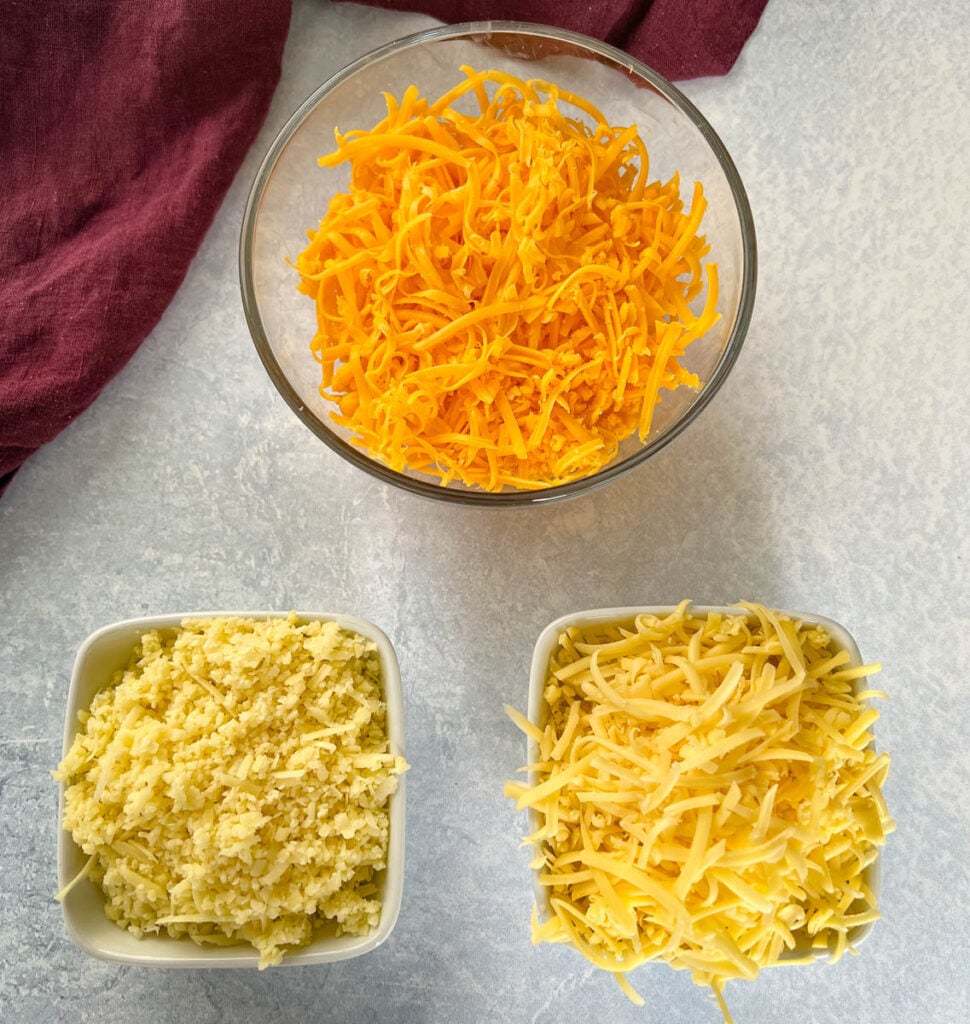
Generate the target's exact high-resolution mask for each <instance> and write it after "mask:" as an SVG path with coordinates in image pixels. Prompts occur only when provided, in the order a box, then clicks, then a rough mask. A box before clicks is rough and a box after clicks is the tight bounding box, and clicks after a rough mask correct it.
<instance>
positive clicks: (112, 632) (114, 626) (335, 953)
mask: <svg viewBox="0 0 970 1024" xmlns="http://www.w3.org/2000/svg"><path fill="white" fill-rule="evenodd" d="M294 614H295V615H296V616H297V618H298V619H299V621H300V622H301V623H303V622H310V621H321V622H335V623H336V624H337V625H338V626H339V627H340V628H341V629H345V630H348V631H351V632H355V633H359V634H360V635H361V636H364V637H367V638H368V639H370V640H373V641H374V643H375V644H376V646H377V650H378V654H379V657H380V661H381V677H382V678H381V681H382V684H383V689H384V694H383V696H384V702H385V704H386V706H387V736H388V744H389V749H390V751H391V753H393V754H396V755H400V756H402V757H404V756H405V744H404V732H405V730H404V698H403V693H402V685H401V673H400V666H399V664H398V660H397V654H396V652H395V650H394V646H393V644H392V643H391V641H390V639H389V638H388V636H387V634H386V633H384V631H383V630H382V629H381V628H380V627H379V626H377V625H376V624H375V623H373V622H371V621H370V620H368V619H363V618H360V617H358V616H355V615H348V614H344V613H341V612H308V611H298V610H297V611H295V612H294ZM289 615H290V610H289V609H288V610H287V611H283V612H281V611H265V610H262V611H201V612H172V613H164V614H159V615H145V616H139V617H137V618H129V619H121V620H119V621H117V622H113V623H110V624H108V625H106V626H101V627H100V628H99V629H96V630H95V631H94V632H93V633H91V634H90V635H89V636H88V637H87V638H86V639H85V640H84V642H83V643H82V644H81V645H80V647H79V648H78V652H77V655H76V656H75V659H74V666H73V669H72V672H71V682H70V686H69V689H68V694H67V700H66V702H65V713H64V732H63V740H62V746H61V760H63V758H64V757H65V756H66V755H67V752H68V750H69V749H70V747H71V744H72V743H73V741H74V737H75V735H76V734H77V731H78V721H77V712H78V711H79V710H81V709H82V708H87V707H88V706H89V704H90V701H91V700H92V699H93V697H94V695H95V694H96V693H98V692H100V691H101V690H102V689H104V687H105V686H106V685H107V684H108V683H109V682H110V675H109V676H108V677H107V678H104V679H103V680H101V681H100V682H99V683H98V684H97V685H91V686H87V685H85V683H86V681H87V680H88V678H89V676H88V673H89V671H90V666H89V663H90V661H91V658H92V655H93V654H94V652H95V650H96V648H97V645H98V644H99V643H104V642H105V641H110V640H111V639H113V638H119V640H120V637H121V636H123V637H125V638H126V639H130V640H131V645H130V650H133V649H134V646H135V644H136V643H137V642H138V640H139V639H140V637H141V636H142V635H144V633H146V632H149V631H150V630H153V629H158V630H172V629H176V628H178V627H179V626H181V624H182V622H183V621H185V620H186V619H193V620H194V619H215V618H245V619H257V620H261V621H264V620H266V619H285V618H287V617H288V616H289ZM130 650H129V655H128V656H127V657H130ZM119 667H123V666H122V665H119ZM89 689H90V694H89V695H88V696H87V697H86V698H85V696H84V694H85V692H86V691H87V690H89ZM406 778H407V773H404V774H402V775H399V776H398V784H397V789H396V790H395V792H394V793H393V794H392V795H391V797H390V798H389V801H388V814H389V819H390V822H389V823H390V833H389V836H388V844H387V867H386V868H385V876H384V887H383V888H384V899H383V902H382V907H381V916H380V921H379V922H378V925H377V927H376V928H374V929H373V930H372V931H370V932H369V933H368V934H367V935H362V936H340V937H339V938H338V939H328V938H321V939H314V940H313V941H312V942H311V943H310V944H309V945H308V946H304V947H301V948H299V949H295V950H293V951H292V952H288V953H287V954H286V955H285V956H284V957H283V961H282V963H281V964H279V965H278V966H280V967H297V966H307V965H312V964H325V963H335V962H336V961H338V960H346V959H350V958H352V957H357V956H361V955H362V954H364V953H368V952H370V951H371V950H373V949H376V948H377V947H378V946H379V945H381V943H383V942H384V941H385V940H386V939H387V938H388V936H389V935H390V934H391V932H392V931H393V930H394V926H395V925H396V924H397V920H398V917H399V915H400V911H401V902H402V898H403V891H404V855H405V831H406V800H405V797H406ZM66 790H67V784H66V782H64V781H61V782H58V800H57V822H56V826H57V885H58V889H62V888H63V887H64V886H65V885H67V884H68V883H69V882H70V881H71V880H72V879H73V877H74V875H75V871H74V870H73V869H71V870H69V862H70V861H71V860H75V861H76V859H77V858H78V857H79V856H80V857H81V858H83V857H84V854H83V852H82V851H80V850H79V848H78V846H77V844H76V843H75V842H74V839H73V837H72V835H71V833H70V832H69V831H67V830H66V829H65V828H64V827H63V825H62V822H63V820H64V799H65V793H66ZM82 886H89V887H91V888H93V889H94V890H95V892H96V893H97V898H99V899H100V892H98V890H97V889H96V887H94V885H93V883H92V882H91V881H90V880H88V879H84V880H82V881H81V882H80V883H79V884H78V886H77V888H76V889H72V890H71V891H70V892H69V893H67V895H66V897H65V898H64V899H63V900H62V901H61V910H62V913H63V917H64V925H65V929H66V931H67V933H68V936H69V937H70V938H71V940H72V941H73V942H74V944H75V945H76V946H77V947H78V948H79V949H81V950H82V951H83V952H85V953H87V954H88V955H89V956H92V957H94V958H96V959H98V960H105V961H108V962H110V963H123V964H136V965H140V966H143V967H166V968H192V969H198V968H240V967H241V968H246V967H257V966H258V963H259V954H258V952H257V951H256V950H255V949H253V948H252V947H250V946H248V945H246V944H243V943H240V944H238V945H236V946H220V947H213V948H209V947H202V946H196V945H195V944H194V943H191V940H186V939H173V938H171V937H169V936H168V935H158V936H151V937H150V938H149V941H151V942H152V943H153V944H155V943H158V944H164V945H168V944H174V943H179V944H180V946H181V948H182V949H183V951H184V950H185V949H187V948H190V949H191V954H190V955H184V954H183V955H181V956H176V955H174V953H173V954H165V953H154V952H149V951H148V950H147V949H144V948H143V949H139V948H138V945H136V944H139V943H142V942H144V941H145V940H141V939H138V938H136V937H135V936H133V935H131V934H130V933H129V932H128V931H126V930H123V929H121V928H117V926H115V925H112V927H115V928H116V930H117V936H115V935H114V934H113V933H109V934H111V937H112V938H113V939H114V938H117V940H118V941H117V942H116V943H115V942H105V943H99V942H98V941H97V940H96V939H94V938H93V937H92V935H91V934H90V928H89V926H88V925H87V922H88V921H89V920H90V917H89V915H88V914H85V913H83V912H81V911H80V910H79V909H78V907H77V906H76V901H75V900H72V899H71V897H72V895H75V893H76V892H77V890H78V889H81V887H82ZM102 902H103V901H102ZM186 942H189V943H191V945H190V946H186V945H185V943H186ZM332 943H339V946H337V945H332ZM315 946H318V948H314V947H315ZM328 947H329V948H328Z"/></svg>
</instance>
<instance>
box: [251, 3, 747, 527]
mask: <svg viewBox="0 0 970 1024" xmlns="http://www.w3.org/2000/svg"><path fill="white" fill-rule="evenodd" d="M495 35H525V36H533V37H538V38H544V39H554V40H557V41H559V42H564V43H569V44H572V45H573V46H575V47H577V48H579V49H581V50H586V51H588V52H589V53H591V54H593V55H596V56H599V57H602V58H605V59H606V61H607V62H608V63H609V64H610V65H612V66H613V67H614V68H618V69H620V68H622V69H625V70H626V71H627V72H628V73H633V74H636V75H637V76H639V77H640V78H641V79H643V80H644V81H646V82H647V83H648V84H649V85H651V86H652V87H653V88H654V89H655V90H656V91H657V92H659V93H660V94H661V95H662V96H664V98H665V99H667V100H668V101H669V102H670V103H672V104H673V105H674V106H675V107H677V108H678V109H679V110H680V111H681V112H682V113H684V114H685V115H686V116H687V118H688V119H689V120H690V122H691V123H692V124H693V125H694V127H695V128H696V129H697V130H698V132H699V133H700V135H701V136H702V137H703V138H704V140H705V141H706V142H707V144H708V146H709V147H710V149H711V152H712V153H713V154H714V156H715V158H716V159H717V162H718V164H719V166H720V168H721V170H722V171H723V173H724V176H725V178H726V179H727V182H728V185H729V186H730V189H731V196H732V198H733V200H734V205H735V210H736V212H737V215H738V220H739V223H740V228H741V261H742V272H741V289H740V299H739V303H738V311H737V316H736V318H735V321H734V326H733V327H732V329H731V334H730V336H729V337H728V340H727V344H726V345H725V346H724V350H723V352H722V353H721V356H720V358H719V360H718V362H717V364H716V365H715V367H714V370H713V372H712V373H711V376H710V379H709V380H708V381H707V383H706V384H705V385H704V386H703V387H702V388H701V390H700V392H699V393H698V394H697V396H696V397H695V398H694V400H693V401H692V402H691V404H690V405H689V406H688V407H687V408H686V409H685V410H684V411H683V412H682V413H681V414H680V415H679V416H678V417H677V419H676V420H675V421H674V422H673V423H672V424H670V426H669V427H668V428H667V429H666V430H664V431H663V432H662V433H660V434H658V436H657V437H655V438H654V439H653V440H652V441H649V442H648V443H647V444H645V445H643V446H642V447H641V448H640V449H639V450H637V451H636V452H634V453H633V454H632V455H629V456H627V457H626V458H624V459H620V460H614V461H613V462H611V463H610V464H609V465H607V466H605V467H604V468H603V469H601V470H600V471H599V472H597V473H594V474H593V475H592V476H587V477H582V478H581V479H578V480H572V481H570V482H568V483H564V484H558V485H556V486H554V487H546V488H541V489H538V490H516V491H485V490H480V489H467V490H464V489H457V488H455V489H453V488H450V487H447V486H443V485H442V484H437V483H433V482H431V481H429V480H422V479H416V478H414V477H410V476H407V475H405V474H404V473H399V472H397V471H396V470H394V469H391V467H390V466H387V465H385V464H384V463H382V462H379V461H377V460H376V459H373V458H371V457H370V456H369V455H367V454H365V453H364V452H363V451H362V450H361V449H359V448H358V447H357V446H355V445H353V444H351V443H349V442H348V441H345V440H344V439H343V438H341V437H338V436H337V434H336V433H335V432H334V431H333V430H332V429H331V428H330V427H329V426H327V425H326V424H325V423H324V422H322V421H321V420H320V419H319V418H318V417H317V416H316V415H314V414H313V413H312V412H311V411H310V410H309V409H308V408H307V407H306V404H305V403H304V402H303V401H302V400H301V398H300V396H299V395H298V394H297V392H296V390H295V388H294V387H293V385H292V384H291V383H290V382H289V380H288V379H287V377H286V374H285V373H284V371H283V369H282V367H281V366H280V365H279V363H278V361H277V359H276V357H275V355H274V354H273V349H272V345H271V344H270V341H269V338H268V337H267V335H266V331H265V329H264V327H263V320H262V317H261V315H260V312H259V303H258V302H257V299H256V291H255V283H254V280H253V264H254V258H253V256H254V247H255V235H256V220H257V217H258V215H259V211H260V207H261V205H262V198H263V193H264V191H265V189H266V186H267V184H268V183H269V180H270V177H271V176H272V173H273V171H274V170H275V168H276V164H277V163H278V161H279V159H280V156H281V155H282V153H283V150H284V149H285V148H286V146H287V144H288V143H289V141H290V139H291V138H292V137H293V135H294V134H295V133H296V131H297V130H298V129H299V127H300V126H301V125H302V123H303V122H304V120H305V119H306V117H307V116H308V115H309V114H310V112H311V111H312V110H313V109H314V108H315V107H316V106H317V104H319V103H320V101H321V100H323V99H324V98H325V97H326V96H327V95H329V94H330V93H331V92H333V91H334V90H335V89H336V88H337V87H338V86H340V85H341V84H342V83H343V82H345V81H346V80H348V79H350V78H351V77H352V76H353V75H355V74H356V73H357V72H358V71H360V70H361V69H362V68H364V67H366V66H368V65H369V64H371V63H373V62H374V61H375V60H383V59H384V58H385V57H388V56H391V55H392V54H395V53H399V52H403V51H405V50H408V49H411V48H413V47H416V46H421V45H423V44H426V43H433V42H436V41H439V40H454V39H462V38H474V37H476V36H495ZM239 283H240V289H241V292H242V304H243V310H244V312H245V315H246V322H247V324H248V326H249V331H250V334H251V335H252V338H253V342H254V344H255V347H256V351H257V354H258V355H259V358H260V360H261V362H262V364H263V367H264V369H265V370H266V372H267V373H268V374H269V377H270V380H272V382H273V384H274V385H275V387H276V389H277V391H279V393H280V394H281V395H282V397H283V399H284V400H285V401H286V403H287V405H288V406H289V407H290V409H291V410H292V411H293V412H294V413H295V414H296V416H297V417H298V418H299V419H300V421H301V422H302V423H303V424H304V426H306V427H307V428H308V429H309V430H311V431H312V432H313V433H314V434H315V435H316V436H317V437H318V438H319V439H320V440H321V441H323V442H324V443H325V444H326V445H327V446H328V447H330V448H331V449H332V450H333V451H335V452H336V453H337V454H338V455H341V456H342V457H343V458H344V459H346V460H347V461H348V462H350V463H352V464H353V465H355V466H357V467H358V468H360V469H363V470H364V471H365V472H366V473H369V474H370V475H371V476H373V477H376V478H377V479H378V480H382V481H384V482H385V483H390V484H392V485H394V486H395V487H400V488H403V489H404V490H407V491H410V492H412V493H414V494H420V495H423V496H425V497H428V498H432V499H436V500H439V501H446V502H452V503H455V504H461V505H466V506H478V507H490V508H501V507H508V506H521V505H534V504H544V503H546V502H550V501H555V500H557V499H561V498H567V497H571V496H574V495H577V494H581V493H586V492H588V491H592V490H596V489H597V488H599V487H602V486H603V485H604V484H606V483H609V482H610V481H611V480H614V479H616V478H617V477H619V476H622V475H625V474H626V473H628V472H630V471H631V470H633V469H635V468H636V467H637V466H639V465H641V464H642V463H644V462H646V461H647V460H648V459H650V458H651V457H652V456H654V455H656V454H657V453H658V452H659V451H661V450H662V449H664V448H666V447H667V445H668V444H670V443H671V441H673V440H674V439H675V438H676V437H678V436H679V435H680V434H682V433H683V431H684V430H685V429H686V428H687V427H688V426H689V425H690V424H691V423H692V422H693V421H694V420H695V419H697V417H698V416H699V415H700V414H701V412H703V410H704V409H705V408H706V407H707V405H708V403H709V402H710V401H711V399H712V398H713V397H714V395H715V394H716V393H717V392H718V391H719V390H720V388H721V385H722V384H723V383H724V381H725V380H726V379H727V377H728V374H729V373H730V371H731V368H732V367H733V366H734V363H735V362H736V360H737V358H738V355H739V354H740V351H741V347H742V345H743V343H744V339H745V336H746V334H747V332H748V327H749V326H750V323H751V316H752V313H753V309H754V299H755V291H756V283H757V240H756V235H755V227H754V218H753V216H752V214H751V206H750V203H749V202H748V197H747V193H746V192H745V189H744V185H743V183H742V181H741V176H740V174H739V173H738V170H737V168H736V166H735V164H734V161H733V160H732V158H731V156H730V154H729V153H728V151H727V148H726V147H725V145H724V143H723V142H722V141H721V139H720V137H719V136H718V134H717V133H716V132H715V131H714V129H713V127H712V126H711V124H710V123H709V122H708V120H707V118H705V117H704V115H703V114H702V113H701V112H700V110H698V109H697V107H696V106H694V104H693V103H692V102H691V101H690V100H689V99H688V98H687V97H686V96H685V95H684V94H683V93H682V92H681V91H680V90H679V89H678V88H677V87H676V86H675V85H673V83H671V82H670V81H668V80H667V79H666V78H664V77H663V76H662V75H660V74H659V73H658V72H656V71H654V70H653V69H652V68H650V67H648V66H647V65H646V64H644V63H643V62H642V61H639V60H637V59H636V58H635V57H633V56H631V55H630V54H628V53H626V52H625V51H623V50H619V49H617V48H616V47H614V46H611V45H610V44H609V43H604V42H601V41H600V40H598V39H593V38H592V37H590V36H586V35H583V34H582V33H579V32H572V31H569V30H567V29H561V28H555V27H552V26H548V25H541V24H531V23H529V22H523V21H502V20H485V21H469V22H462V23H460V24H455V25H442V26H440V27H438V28H431V29H425V30H423V31H420V32H413V33H411V34H410V35H406V36H402V37H400V38H398V39H394V40H392V41H391V42H389V43H385V44H384V45H383V46H379V47H377V48H375V49H372V50H369V51H368V52H367V53H365V54H363V55H362V56H361V57H358V58H357V59H356V60H354V61H352V62H351V63H349V64H347V65H345V66H344V67H342V68H341V69H340V70H338V71H337V72H336V73H335V74H333V75H331V76H330V77H329V78H328V79H326V80H325V81H324V82H323V83H322V84H321V85H319V86H318V87H317V88H316V89H314V90H313V92H312V93H310V95H309V96H308V97H307V98H306V99H305V100H304V101H303V102H302V103H301V104H300V105H299V107H297V109H296V110H295V111H294V113H293V114H291V115H290V117H289V118H288V119H287V121H286V122H285V124H284V125H283V127H282V128H281V129H280V131H279V132H278V134H277V136H276V138H275V139H274V140H273V142H272V144H271V145H270V147H269V150H268V151H267V153H266V155H265V156H264V157H263V160H262V162H261V163H260V165H259V169H258V170H257V171H256V175H255V177H254V179H253V183H252V185H251V187H250V190H249V195H248V197H247V199H246V206H245V209H244V211H243V220H242V230H241V232H240V238H239Z"/></svg>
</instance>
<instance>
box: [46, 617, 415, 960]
mask: <svg viewBox="0 0 970 1024" xmlns="http://www.w3.org/2000/svg"><path fill="white" fill-rule="evenodd" d="M79 718H80V728H79V732H78V734H77V736H76V738H75V740H74V743H73V745H72V747H71V749H70V751H69V752H68V754H67V756H66V757H65V758H64V760H63V762H62V763H61V765H60V766H59V768H58V769H57V771H56V772H54V777H55V778H56V779H59V780H62V781H64V782H66V783H67V784H68V785H67V788H66V793H65V801H64V821H63V825H64V828H66V829H67V830H68V831H70V832H71V833H72V835H73V837H74V841H75V842H76V843H77V845H78V846H79V847H80V848H81V849H82V850H83V851H84V852H85V853H86V854H89V855H90V856H91V859H90V860H89V863H88V864H87V865H86V866H85V871H86V872H88V873H89V874H90V875H91V877H92V879H93V880H94V881H96V882H97V883H98V884H99V885H100V886H101V888H102V889H103V891H104V894H105V912H106V913H107V915H108V917H109V918H111V919H112V920H114V921H115V922H117V924H118V925H119V926H121V927H123V928H127V929H128V930H129V931H130V932H132V933H133V934H135V935H138V936H141V935H143V934H146V933H159V932H167V934H168V935H170V936H173V937H178V936H182V935H188V936H190V937H191V938H192V939H194V940H195V941H196V942H198V943H199V944H204V943H213V944H219V945H225V944H227V943H229V942H239V941H244V942H249V943H251V944H252V945H253V946H254V947H255V948H256V949H257V950H258V951H259V954H260V967H261V968H263V967H267V966H270V965H272V964H277V963H279V962H280V960H281V959H282V957H283V954H284V952H285V951H286V949H287V948H290V947H296V946H301V945H305V944H306V943H308V942H310V941H311V939H312V937H313V933H314V930H315V929H316V928H317V927H319V926H322V925H323V924H325V923H327V922H335V923H336V931H337V934H344V933H349V934H354V935H362V934H366V933H367V932H368V931H369V930H370V929H372V928H374V927H375V926H376V925H377V923H378V920H379V918H380V912H381V902H380V899H379V894H378V892H377V886H376V882H375V879H376V876H377V873H378V872H379V871H381V870H382V869H383V868H384V867H385V866H386V856H387V844H388V834H389V817H388V800H389V798H390V796H391V794H392V793H393V792H394V791H395V789H396V787H397V776H398V775H399V774H400V773H401V772H403V771H405V770H406V768H407V764H406V763H405V761H404V759H403V758H402V757H400V756H396V755H394V754H392V753H391V752H390V750H389V745H388V739H387V729H386V720H385V704H384V701H383V692H382V680H381V668H380V658H379V655H378V653H377V650H376V646H375V644H374V643H373V641H371V640H369V639H367V638H365V637H362V636H360V635H358V634H356V633H352V632H348V631H345V630H341V629H340V628H339V627H338V626H337V625H336V623H333V622H316V621H314V622H308V623H304V624H302V625H301V624H300V623H299V620H298V619H297V617H296V616H295V615H293V614H291V615H290V616H289V618H288V619H282V618H280V619H270V620H266V621H259V620H250V619H235V618H216V619H205V620H201V619H200V620H187V621H185V622H184V623H183V624H182V628H181V630H179V631H177V633H176V634H175V635H163V634H160V633H158V632H150V633H148V634H146V635H145V636H144V637H143V638H142V640H141V643H140V645H139V646H138V648H137V649H136V650H135V652H134V654H133V656H132V659H131V661H130V663H129V665H128V667H127V669H125V670H124V671H123V672H119V673H118V674H117V675H116V677H115V678H114V679H113V680H112V685H110V686H109V687H107V688H106V689H105V690H103V691H101V692H100V693H99V694H98V695H97V696H96V697H95V698H94V700H93V701H92V703H91V708H90V712H84V713H82V714H81V715H80V716H79Z"/></svg>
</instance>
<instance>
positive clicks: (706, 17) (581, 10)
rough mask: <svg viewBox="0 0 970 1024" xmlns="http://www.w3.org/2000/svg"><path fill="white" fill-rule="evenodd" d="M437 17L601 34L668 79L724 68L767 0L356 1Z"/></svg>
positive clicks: (734, 57) (728, 67)
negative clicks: (592, 0)
mask: <svg viewBox="0 0 970 1024" xmlns="http://www.w3.org/2000/svg"><path fill="white" fill-rule="evenodd" d="M344 2H346V0H344ZM354 2H363V3H367V4H370V5H372V6H374V7H385V8H387V9H389V10H395V11H419V12H421V13H422V14H430V15H431V16H432V17H435V18H438V19H439V20H440V21H445V22H449V23H451V24H455V23H457V22H461V21H479V20H485V19H501V20H508V21H528V22H532V23H535V22H540V23H542V24H546V25H556V26H558V27H560V28H568V29H572V30H573V31H574V32H582V33H584V34H585V35H588V36H593V37H594V38H596V39H602V40H603V41H604V42H607V43H611V44H612V45H613V46H617V47H619V48H620V49H623V50H626V51H627V52H628V53H631V54H633V56H634V57H636V58H638V59H639V60H642V61H643V62H644V64H647V65H648V66H650V67H651V68H653V69H654V70H655V71H659V72H660V74H662V75H663V76H664V77H665V78H669V79H671V80H673V81H683V80H685V79H688V78H704V77H706V76H708V75H724V74H727V72H728V71H730V70H731V68H732V67H733V66H734V62H735V61H736V60H737V59H738V55H739V54H740V53H741V49H742V47H743V46H744V44H745V42H747V40H748V37H749V36H750V35H751V33H752V32H753V31H754V30H755V28H756V27H757V25H758V21H759V19H760V18H761V13H762V11H764V9H765V7H766V6H767V4H768V0H599V2H596V3H593V2H590V0H582V2H581V0H354Z"/></svg>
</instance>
